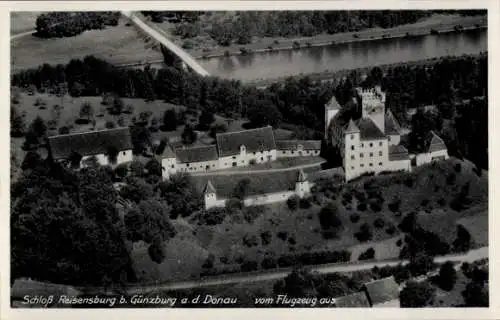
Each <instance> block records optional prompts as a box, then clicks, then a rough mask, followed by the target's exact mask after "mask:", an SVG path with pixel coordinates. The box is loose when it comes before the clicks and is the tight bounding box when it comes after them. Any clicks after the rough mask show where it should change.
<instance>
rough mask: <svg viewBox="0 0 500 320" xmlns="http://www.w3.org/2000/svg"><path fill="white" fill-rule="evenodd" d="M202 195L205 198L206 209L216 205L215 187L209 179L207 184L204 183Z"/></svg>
mask: <svg viewBox="0 0 500 320" xmlns="http://www.w3.org/2000/svg"><path fill="white" fill-rule="evenodd" d="M203 196H204V198H205V199H204V200H205V209H206V210H208V209H210V208H213V207H215V206H217V205H216V202H217V194H216V192H215V188H214V186H213V185H212V183H211V182H210V180H208V181H207V184H206V185H205V189H203Z"/></svg>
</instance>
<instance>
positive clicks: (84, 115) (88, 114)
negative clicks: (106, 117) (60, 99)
mask: <svg viewBox="0 0 500 320" xmlns="http://www.w3.org/2000/svg"><path fill="white" fill-rule="evenodd" d="M93 116H94V108H93V107H92V105H91V104H90V102H84V103H82V105H81V107H80V118H81V119H86V120H87V121H90V120H91V118H92V117H93Z"/></svg>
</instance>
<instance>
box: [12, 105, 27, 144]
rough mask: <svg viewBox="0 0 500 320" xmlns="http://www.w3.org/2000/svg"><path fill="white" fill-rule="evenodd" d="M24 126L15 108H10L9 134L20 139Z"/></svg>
mask: <svg viewBox="0 0 500 320" xmlns="http://www.w3.org/2000/svg"><path fill="white" fill-rule="evenodd" d="M25 129H26V125H25V123H24V119H23V117H22V116H21V115H20V114H19V113H18V111H17V108H16V107H14V106H12V107H11V108H10V134H11V136H13V137H21V136H22V135H23V134H24V131H25Z"/></svg>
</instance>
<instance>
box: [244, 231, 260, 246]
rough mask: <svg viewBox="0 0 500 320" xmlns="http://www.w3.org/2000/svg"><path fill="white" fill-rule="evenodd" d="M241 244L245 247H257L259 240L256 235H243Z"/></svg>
mask: <svg viewBox="0 0 500 320" xmlns="http://www.w3.org/2000/svg"><path fill="white" fill-rule="evenodd" d="M243 244H244V245H245V246H247V247H249V248H250V247H254V246H258V245H259V238H258V237H257V236H256V235H248V234H247V235H245V236H244V237H243Z"/></svg>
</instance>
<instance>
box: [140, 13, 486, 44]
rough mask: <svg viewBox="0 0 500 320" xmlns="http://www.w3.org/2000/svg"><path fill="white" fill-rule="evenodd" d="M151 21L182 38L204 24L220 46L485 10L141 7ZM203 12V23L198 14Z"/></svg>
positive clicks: (366, 27)
mask: <svg viewBox="0 0 500 320" xmlns="http://www.w3.org/2000/svg"><path fill="white" fill-rule="evenodd" d="M142 13H143V14H144V15H146V16H149V17H151V20H152V21H154V22H158V23H161V22H162V21H164V19H168V20H169V21H171V22H175V23H177V25H176V28H175V31H174V33H175V34H177V35H180V36H182V37H183V38H194V37H196V36H198V35H200V32H201V30H202V29H203V27H204V26H205V25H206V26H208V28H209V29H210V31H209V33H208V34H209V36H210V37H211V38H212V39H214V40H215V41H216V42H217V43H218V44H219V45H221V46H229V45H231V44H232V43H237V44H241V45H243V44H249V43H251V42H252V37H258V38H262V37H286V38H291V37H312V36H315V35H318V34H323V33H328V34H334V33H342V32H358V31H360V30H363V29H368V28H376V27H380V28H384V29H385V28H391V27H395V26H398V25H403V24H411V23H415V22H417V21H418V20H420V19H422V18H425V17H428V16H430V15H432V14H434V13H448V14H454V13H459V14H461V15H477V14H485V11H484V10H468V11H465V10H464V11H452V10H449V11H447V12H444V11H433V10H401V11H391V10H378V11H366V10H365V11H357V10H353V11H345V10H343V11H237V12H234V16H233V15H231V14H228V15H227V17H226V18H224V19H215V18H213V16H214V14H215V12H190V13H189V14H187V13H185V12H184V13H183V12H175V13H172V12H165V11H163V12H162V11H143V12H142ZM202 15H204V17H203V19H204V22H203V25H202V22H201V18H200V17H201V16H202ZM186 16H187V17H188V18H187V19H186Z"/></svg>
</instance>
